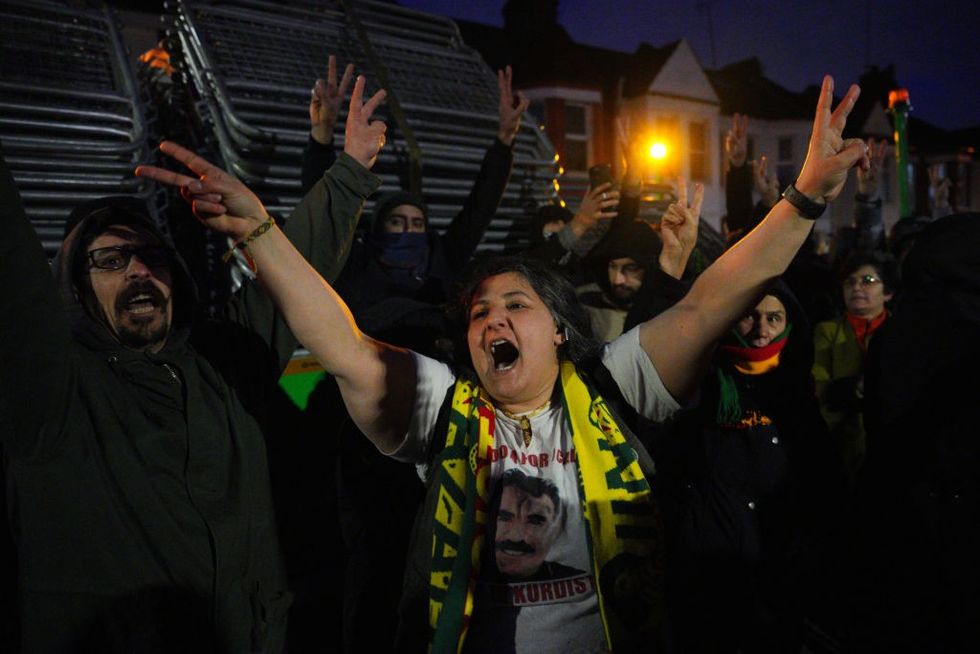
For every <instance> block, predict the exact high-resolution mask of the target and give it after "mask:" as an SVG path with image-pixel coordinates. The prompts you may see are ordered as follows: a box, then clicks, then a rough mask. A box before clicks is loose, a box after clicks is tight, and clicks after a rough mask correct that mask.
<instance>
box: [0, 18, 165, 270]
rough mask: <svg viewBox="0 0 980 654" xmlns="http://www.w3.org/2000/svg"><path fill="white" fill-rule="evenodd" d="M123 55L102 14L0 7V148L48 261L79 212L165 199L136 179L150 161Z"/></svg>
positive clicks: (156, 206)
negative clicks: (110, 201) (131, 199)
mask: <svg viewBox="0 0 980 654" xmlns="http://www.w3.org/2000/svg"><path fill="white" fill-rule="evenodd" d="M137 91H138V90H137V85H136V81H135V77H134V74H133V69H132V66H131V64H130V63H129V58H128V55H127V54H126V51H125V48H124V46H123V43H122V39H121V36H120V33H119V31H118V29H117V28H116V26H115V24H114V21H113V20H112V16H111V14H110V13H109V11H108V9H103V10H102V11H91V10H77V9H72V8H69V7H67V6H65V5H61V4H56V3H54V2H46V1H43V0H33V1H27V0H2V2H0V142H2V143H3V151H4V156H5V158H6V160H7V164H8V165H9V166H10V169H11V171H12V173H13V176H14V180H15V181H16V182H17V186H18V188H19V190H20V193H21V197H22V198H23V201H24V205H25V208H26V210H27V214H28V216H29V217H30V219H31V222H32V223H33V224H34V227H35V229H36V230H37V232H38V235H39V236H40V237H41V241H42V244H43V245H44V248H45V251H46V252H47V253H48V254H49V255H52V254H53V253H54V252H55V251H57V249H58V247H59V246H60V244H61V240H62V233H63V230H64V225H65V220H66V219H67V217H68V214H69V213H70V211H71V209H72V208H74V207H75V206H77V205H78V204H80V203H82V202H84V201H86V200H89V199H93V198H97V197H101V196H105V195H117V194H130V195H136V196H138V197H141V198H144V199H145V200H147V204H148V207H149V208H150V210H151V213H152V214H153V216H154V217H155V218H156V217H158V215H159V213H160V211H161V210H162V207H161V202H162V201H163V198H164V197H165V196H164V195H163V194H161V193H158V192H157V190H156V188H155V187H154V186H153V185H151V184H148V183H146V182H144V181H142V180H139V179H136V178H135V177H134V176H133V168H134V167H135V166H136V165H137V164H140V163H145V162H147V161H149V159H150V153H149V150H148V148H147V137H146V131H147V130H146V121H145V113H144V110H143V107H142V106H141V104H140V101H139V94H138V92H137Z"/></svg>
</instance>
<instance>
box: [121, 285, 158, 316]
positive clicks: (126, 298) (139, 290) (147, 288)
mask: <svg viewBox="0 0 980 654" xmlns="http://www.w3.org/2000/svg"><path fill="white" fill-rule="evenodd" d="M138 295H149V296H150V299H151V300H152V301H153V302H154V303H155V304H156V305H157V306H163V304H164V303H166V301H167V298H165V297H164V296H163V293H161V292H160V289H158V288H157V287H156V286H154V285H153V283H152V282H149V281H136V282H133V283H132V284H130V285H129V286H127V287H126V288H124V289H123V290H122V291H121V292H120V293H119V297H118V298H116V309H118V310H120V311H121V310H123V309H125V308H126V305H127V304H129V302H130V301H131V300H132V299H133V298H135V297H136V296H138Z"/></svg>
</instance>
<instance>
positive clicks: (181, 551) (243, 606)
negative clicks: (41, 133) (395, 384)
mask: <svg viewBox="0 0 980 654" xmlns="http://www.w3.org/2000/svg"><path fill="white" fill-rule="evenodd" d="M363 86H364V82H363V79H361V80H359V81H358V87H356V88H355V91H354V95H353V97H352V99H351V107H350V113H349V116H348V122H347V135H346V139H345V153H344V154H343V155H342V156H341V157H340V158H339V159H338V161H337V163H336V164H335V165H334V167H333V168H332V169H331V170H330V171H329V172H328V173H327V174H326V175H324V177H323V179H322V180H321V181H320V182H318V184H317V185H316V186H315V187H314V188H313V189H312V190H311V191H310V193H309V194H308V195H307V196H306V197H305V198H304V200H303V201H302V202H301V203H300V204H299V206H297V208H296V209H295V210H294V212H293V214H292V215H291V216H290V219H289V221H288V224H287V226H286V228H285V229H286V231H287V232H288V233H289V235H290V238H291V239H292V241H293V243H294V244H295V245H296V247H297V248H298V249H299V251H301V252H303V253H304V255H305V256H306V257H307V259H308V261H309V262H310V263H311V264H312V266H313V267H314V268H315V269H317V270H319V271H321V272H322V274H324V275H325V276H327V277H328V278H334V277H336V275H337V274H338V272H339V270H340V268H341V267H342V265H343V261H344V254H345V253H346V250H347V248H348V247H349V243H350V239H351V236H352V233H353V229H354V225H355V224H356V221H357V218H358V214H359V212H360V208H361V206H362V203H363V201H364V199H365V198H366V197H367V196H368V195H369V194H370V193H372V192H373V191H374V190H375V189H376V188H377V186H378V184H379V183H380V180H378V178H377V177H376V176H375V175H373V174H372V173H370V171H369V168H370V166H371V165H372V164H373V162H374V160H375V158H376V156H377V153H378V151H379V149H380V148H381V146H382V145H383V143H384V124H383V123H379V122H374V123H370V122H369V120H368V119H369V118H370V115H371V112H372V111H373V110H374V108H375V107H376V106H377V105H378V103H380V101H381V99H382V98H383V95H384V94H383V92H379V93H378V94H377V95H376V96H375V97H374V98H372V99H371V100H370V101H369V102H368V103H367V104H365V105H363V106H362V104H361V94H362V93H363ZM167 147H169V146H164V147H163V148H162V149H164V151H166V149H167ZM226 178H227V176H226V175H225V173H223V172H221V171H218V170H217V169H214V171H212V173H211V176H210V177H209V179H211V180H220V179H226ZM189 190H190V191H193V185H192V187H191V188H190V189H189ZM233 199H234V198H233V197H232V196H231V195H225V196H224V197H220V196H209V195H202V196H200V197H198V198H196V200H197V202H196V204H195V206H196V207H197V208H198V209H201V210H202V211H203V210H206V209H205V207H207V204H208V202H220V201H222V200H224V201H231V200H233ZM328 208H329V209H328ZM264 220H265V222H264V223H263V225H262V226H260V227H259V228H258V229H257V230H255V232H253V236H252V237H251V238H255V234H259V233H262V232H264V231H268V230H269V229H271V228H272V227H273V225H274V223H273V221H272V218H270V217H269V216H268V215H266V216H265V217H264ZM0 224H2V231H3V234H4V238H3V239H2V242H0V287H2V288H3V289H4V294H3V304H2V308H0V315H2V316H3V318H2V319H0V343H2V346H0V348H2V350H0V361H2V369H3V373H2V375H0V446H2V449H3V459H4V466H5V477H6V482H7V488H8V509H9V512H10V522H11V529H12V532H13V537H14V542H15V544H16V548H17V558H18V584H19V594H18V600H19V609H20V610H19V613H20V623H21V625H20V626H21V634H20V641H21V643H20V646H21V651H25V652H28V651H29V652H67V651H71V652H83V651H84V652H96V651H98V652H121V651H140V652H144V651H182V652H263V653H266V652H268V653H270V654H271V653H274V652H280V651H282V648H283V643H284V636H285V627H286V612H287V609H288V607H289V604H290V601H291V598H290V593H289V592H288V591H287V589H286V579H285V575H284V571H283V562H282V557H281V554H280V549H279V544H278V538H277V534H276V521H275V517H274V515H273V506H272V498H271V496H270V489H269V473H268V464H267V460H266V450H265V440H264V433H263V432H264V430H266V429H267V428H269V427H271V426H272V425H271V424H270V420H269V418H270V415H269V413H270V399H271V398H272V397H274V393H273V390H274V387H275V384H276V382H277V379H278V377H279V375H280V373H281V371H282V369H283V368H284V367H285V365H286V363H287V362H288V360H289V358H290V356H291V355H292V353H293V351H294V349H295V347H296V340H295V338H294V337H293V335H292V333H291V332H290V331H289V329H288V328H287V327H286V324H285V322H284V321H283V320H282V318H281V317H280V314H279V313H278V312H277V311H276V310H275V309H274V307H273V305H272V303H271V302H270V301H269V299H268V298H267V297H266V295H265V294H264V292H262V291H261V289H260V288H259V286H258V285H257V284H246V285H245V286H244V287H243V288H242V289H241V290H240V292H239V293H238V294H237V295H235V296H234V297H233V298H232V299H231V301H230V302H229V304H228V306H227V310H226V313H225V315H223V316H221V317H220V318H218V319H215V320H212V321H209V322H195V321H194V318H195V313H196V291H195V287H194V284H193V282H192V280H191V277H190V275H189V273H188V270H187V268H186V266H185V264H184V262H183V260H182V259H181V257H180V256H179V255H178V254H177V252H176V251H175V250H174V248H173V247H172V245H171V244H170V243H169V242H168V241H167V239H166V238H165V236H164V235H163V234H162V233H161V232H160V230H159V229H158V228H157V226H156V225H155V224H154V223H153V221H152V220H151V219H150V217H149V216H148V215H147V212H146V208H145V205H144V204H143V203H142V202H141V201H140V200H138V199H137V198H132V197H108V198H101V199H99V200H94V201H91V202H88V203H86V204H84V205H82V206H80V207H78V208H77V209H76V210H75V211H74V212H73V215H72V216H71V218H70V219H69V225H70V230H69V233H68V234H67V236H66V238H65V240H64V243H63V244H62V247H61V250H60V252H59V254H58V256H57V259H56V260H55V266H54V267H55V276H54V277H52V275H51V271H50V269H49V266H48V263H47V261H46V260H45V257H44V253H43V250H42V247H41V243H40V242H39V240H38V238H37V235H36V234H35V233H34V231H33V229H32V227H31V224H30V222H29V221H28V219H27V216H26V215H25V213H24V209H23V206H22V204H21V202H20V198H19V196H18V192H17V188H16V186H15V184H14V180H13V178H12V176H11V174H10V172H9V170H8V168H7V165H6V163H5V162H4V160H3V158H2V157H0ZM244 241H245V243H246V244H247V243H248V242H249V241H250V239H244Z"/></svg>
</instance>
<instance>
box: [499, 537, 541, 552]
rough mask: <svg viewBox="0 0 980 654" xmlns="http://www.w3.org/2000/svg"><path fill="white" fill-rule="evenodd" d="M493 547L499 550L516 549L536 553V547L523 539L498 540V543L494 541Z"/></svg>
mask: <svg viewBox="0 0 980 654" xmlns="http://www.w3.org/2000/svg"><path fill="white" fill-rule="evenodd" d="M493 547H494V549H496V550H497V551H498V552H499V551H500V550H511V551H514V550H516V551H519V552H524V553H525V554H533V553H534V548H533V547H531V546H530V545H528V544H527V543H526V542H524V541H522V540H498V541H497V542H496V543H494V546H493Z"/></svg>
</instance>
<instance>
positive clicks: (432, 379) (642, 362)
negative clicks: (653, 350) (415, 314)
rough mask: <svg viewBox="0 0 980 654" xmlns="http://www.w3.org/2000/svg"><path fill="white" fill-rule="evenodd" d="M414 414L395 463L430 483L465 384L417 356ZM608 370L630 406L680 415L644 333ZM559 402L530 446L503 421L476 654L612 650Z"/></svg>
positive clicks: (660, 416)
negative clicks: (437, 442) (456, 391)
mask: <svg viewBox="0 0 980 654" xmlns="http://www.w3.org/2000/svg"><path fill="white" fill-rule="evenodd" d="M414 356H415V363H416V369H417V380H418V381H417V387H416V395H415V413H414V415H413V416H412V422H411V425H410V427H409V432H408V435H407V436H406V438H405V441H404V442H403V443H402V445H401V447H400V448H399V449H398V450H397V451H396V452H395V453H393V454H392V456H393V457H395V458H397V459H399V460H401V461H406V462H411V463H415V464H417V465H418V467H419V474H420V475H421V476H422V477H423V478H425V476H426V468H425V465H426V464H425V462H427V460H428V456H427V452H428V448H429V445H430V443H431V442H432V439H433V438H434V437H439V438H441V437H444V435H436V434H433V431H434V429H435V424H436V420H437V418H438V414H439V408H440V407H441V406H442V403H443V401H444V400H445V398H446V393H447V391H448V389H449V388H450V387H451V386H452V385H453V384H454V383H455V381H456V377H455V375H453V373H452V371H451V370H450V368H449V367H448V366H446V365H445V364H443V363H441V362H439V361H435V360H434V359H429V358H428V357H424V356H422V355H420V354H415V355H414ZM602 362H603V364H604V365H605V366H606V368H607V369H608V370H609V372H610V373H611V375H612V378H613V380H614V381H615V382H616V384H617V385H618V386H619V390H620V392H621V393H622V394H623V397H624V398H625V400H626V401H627V402H628V403H629V404H630V405H631V406H632V407H633V408H634V409H635V410H636V411H637V412H638V413H639V414H640V415H643V416H646V417H647V418H650V419H651V420H654V421H662V420H664V419H666V418H668V417H669V416H670V415H671V414H673V413H674V411H676V410H677V409H678V408H679V406H678V404H677V402H676V401H675V400H674V399H673V398H672V397H671V396H670V393H668V392H667V389H666V388H665V387H664V385H663V382H662V381H661V380H660V375H659V374H658V373H657V370H656V368H654V366H653V363H652V362H651V361H650V358H649V357H648V356H647V354H646V352H644V351H643V349H642V348H641V347H640V339H639V328H635V329H632V330H630V331H629V332H627V333H626V334H623V335H622V336H621V337H619V338H617V339H616V340H614V341H613V342H611V343H609V344H607V345H606V346H605V349H604V351H603V356H602ZM563 414H564V411H563V409H562V407H561V404H560V403H556V402H552V404H551V406H550V407H549V408H548V409H546V410H544V411H542V412H540V413H535V414H534V415H532V416H530V425H531V432H532V438H531V443H530V445H529V446H525V444H524V437H523V432H522V430H521V428H520V425H519V421H518V420H515V419H512V418H509V417H508V416H506V415H505V414H504V413H503V412H502V411H500V410H499V409H498V410H497V412H496V430H495V433H494V438H495V446H496V450H495V451H494V452H493V453H492V454H491V456H490V459H491V467H490V496H491V511H490V517H489V521H488V524H487V527H488V535H487V543H486V544H485V546H484V548H483V549H484V552H485V559H484V563H483V566H482V568H481V572H480V579H479V580H478V583H477V591H476V605H475V608H474V611H473V619H472V622H471V624H470V627H469V632H468V635H467V638H466V648H465V649H466V652H467V654H474V653H475V654H479V653H483V652H487V653H490V652H493V653H494V654H499V653H500V652H531V651H533V652H535V654H548V653H550V652H554V653H556V654H572V653H576V652H583V653H585V652H589V653H592V652H604V651H606V643H605V637H604V634H603V628H602V621H601V619H600V617H599V605H598V598H597V596H596V593H595V588H594V581H593V579H594V575H593V571H592V562H591V561H590V559H589V548H588V542H587V537H586V531H585V530H586V525H585V521H584V518H583V516H582V507H581V504H580V499H579V492H578V470H577V465H578V464H577V462H576V458H575V448H574V445H573V443H572V434H571V431H570V430H569V428H568V424H567V421H566V420H565V418H564V415H563Z"/></svg>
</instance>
